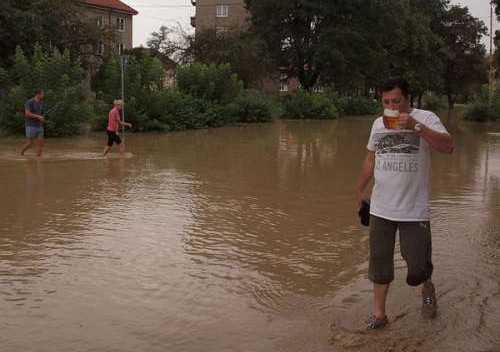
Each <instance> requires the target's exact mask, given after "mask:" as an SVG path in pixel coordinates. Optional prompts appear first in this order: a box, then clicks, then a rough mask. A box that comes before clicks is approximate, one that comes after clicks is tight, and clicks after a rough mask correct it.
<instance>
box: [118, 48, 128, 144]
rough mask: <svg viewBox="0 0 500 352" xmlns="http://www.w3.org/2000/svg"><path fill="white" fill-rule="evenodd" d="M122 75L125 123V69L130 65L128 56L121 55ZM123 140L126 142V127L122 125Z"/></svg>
mask: <svg viewBox="0 0 500 352" xmlns="http://www.w3.org/2000/svg"><path fill="white" fill-rule="evenodd" d="M119 60H120V73H121V83H122V102H123V104H122V122H125V69H126V67H127V64H128V56H126V55H120V57H119ZM122 138H123V141H125V126H124V125H122Z"/></svg>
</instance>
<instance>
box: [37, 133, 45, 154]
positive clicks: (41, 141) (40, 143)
mask: <svg viewBox="0 0 500 352" xmlns="http://www.w3.org/2000/svg"><path fill="white" fill-rule="evenodd" d="M44 142H45V141H44V139H43V137H38V138H37V139H36V146H37V148H36V149H37V150H36V156H42V153H43V144H44Z"/></svg>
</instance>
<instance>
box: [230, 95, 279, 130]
mask: <svg viewBox="0 0 500 352" xmlns="http://www.w3.org/2000/svg"><path fill="white" fill-rule="evenodd" d="M234 104H235V105H236V108H237V110H236V111H235V114H236V116H237V119H238V122H268V121H272V120H273V119H274V116H275V115H277V113H276V107H275V106H274V104H273V102H272V101H271V100H270V99H269V98H268V97H266V96H265V95H263V94H262V93H260V92H257V91H253V90H248V91H245V92H242V93H241V94H240V95H239V96H238V97H237V98H236V100H235V102H234Z"/></svg>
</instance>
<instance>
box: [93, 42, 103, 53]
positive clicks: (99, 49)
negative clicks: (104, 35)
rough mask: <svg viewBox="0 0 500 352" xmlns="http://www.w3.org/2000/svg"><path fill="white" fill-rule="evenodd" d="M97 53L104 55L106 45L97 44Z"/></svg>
mask: <svg viewBox="0 0 500 352" xmlns="http://www.w3.org/2000/svg"><path fill="white" fill-rule="evenodd" d="M95 53H96V54H97V55H104V43H103V42H99V43H98V44H97V47H96V50H95Z"/></svg>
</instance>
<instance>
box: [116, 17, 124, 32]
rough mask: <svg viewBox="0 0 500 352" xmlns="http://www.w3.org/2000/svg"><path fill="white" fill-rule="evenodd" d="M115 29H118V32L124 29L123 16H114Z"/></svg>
mask: <svg viewBox="0 0 500 352" xmlns="http://www.w3.org/2000/svg"><path fill="white" fill-rule="evenodd" d="M116 29H118V30H119V31H120V32H124V31H125V18H121V17H117V18H116Z"/></svg>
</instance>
